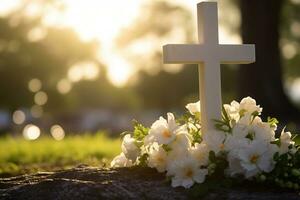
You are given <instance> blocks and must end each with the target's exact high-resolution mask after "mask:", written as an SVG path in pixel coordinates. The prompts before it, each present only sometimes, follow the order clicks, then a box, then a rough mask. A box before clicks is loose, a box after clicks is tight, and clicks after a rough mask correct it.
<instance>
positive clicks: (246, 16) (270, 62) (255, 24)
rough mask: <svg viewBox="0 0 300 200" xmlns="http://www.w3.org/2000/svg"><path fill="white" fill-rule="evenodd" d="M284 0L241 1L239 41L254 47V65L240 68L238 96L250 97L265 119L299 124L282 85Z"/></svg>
mask: <svg viewBox="0 0 300 200" xmlns="http://www.w3.org/2000/svg"><path fill="white" fill-rule="evenodd" d="M282 5H283V0H240V8H241V16H242V26H241V31H242V38H243V42H244V43H245V44H255V50H256V62H255V63H253V64H250V65H243V66H240V69H239V74H238V78H239V96H240V97H246V96H251V97H253V98H255V99H256V100H257V103H258V104H260V105H261V106H263V108H264V112H263V113H264V116H265V117H266V116H274V117H278V118H279V119H281V120H283V121H287V120H292V121H298V120H297V117H299V116H300V115H299V112H298V110H297V109H296V108H295V106H294V105H292V103H291V102H290V100H289V99H288V97H287V96H286V94H285V92H284V89H283V83H282V75H283V74H282V68H281V62H280V51H279V26H280V24H279V22H280V12H281V8H282Z"/></svg>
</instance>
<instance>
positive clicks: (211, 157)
mask: <svg viewBox="0 0 300 200" xmlns="http://www.w3.org/2000/svg"><path fill="white" fill-rule="evenodd" d="M209 160H210V161H211V162H216V160H217V158H216V154H215V152H214V151H210V152H209Z"/></svg>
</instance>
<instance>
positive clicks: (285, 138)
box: [279, 129, 295, 154]
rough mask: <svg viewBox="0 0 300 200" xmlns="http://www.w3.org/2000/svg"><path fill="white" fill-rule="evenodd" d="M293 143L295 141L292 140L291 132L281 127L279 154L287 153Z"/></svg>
mask: <svg viewBox="0 0 300 200" xmlns="http://www.w3.org/2000/svg"><path fill="white" fill-rule="evenodd" d="M294 144H295V142H294V141H293V140H292V134H291V133H290V132H285V131H284V129H283V130H282V132H281V135H280V146H279V154H284V153H287V152H288V151H289V146H290V145H294Z"/></svg>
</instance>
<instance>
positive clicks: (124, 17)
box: [0, 0, 240, 87]
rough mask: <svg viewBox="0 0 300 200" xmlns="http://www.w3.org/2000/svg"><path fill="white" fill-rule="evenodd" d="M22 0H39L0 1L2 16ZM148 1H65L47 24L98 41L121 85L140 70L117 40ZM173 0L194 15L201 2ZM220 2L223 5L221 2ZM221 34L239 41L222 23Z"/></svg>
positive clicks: (49, 14) (111, 73) (31, 11)
mask: <svg viewBox="0 0 300 200" xmlns="http://www.w3.org/2000/svg"><path fill="white" fill-rule="evenodd" d="M22 1H32V2H34V1H38V0H1V4H0V15H5V14H7V13H9V11H11V10H12V9H14V8H15V7H16V6H18V5H20V2H22ZM147 1H150V0H126V1H120V0H109V1H107V0H62V3H63V4H64V8H65V9H64V11H63V12H57V11H55V10H51V9H49V10H47V11H46V13H47V14H46V17H45V19H44V23H45V24H46V25H48V26H67V27H71V28H72V29H74V30H75V31H76V32H77V33H78V34H79V36H80V38H81V39H82V40H84V41H90V40H93V39H96V40H98V41H99V43H100V46H101V52H99V59H100V60H101V62H104V64H105V65H106V66H107V69H108V76H109V79H110V80H111V82H112V83H113V84H114V85H116V86H120V87H121V86H123V85H124V84H125V83H126V81H127V80H128V79H129V78H130V76H132V75H134V73H135V72H136V70H137V69H135V68H134V67H133V65H132V64H131V63H130V62H129V61H127V60H126V59H125V58H124V56H122V55H120V54H119V53H118V51H117V50H116V49H114V48H115V47H114V46H115V45H114V40H115V38H116V37H117V36H118V35H119V34H120V31H121V30H122V28H125V27H126V26H129V25H130V24H131V23H132V22H133V21H134V20H135V19H136V18H137V17H138V16H139V14H140V13H139V11H140V8H141V6H142V5H143V4H144V3H146V2H147ZM152 1H153V0H152ZM166 1H168V0H166ZM170 2H172V3H174V4H180V5H182V6H185V7H186V8H188V9H190V10H191V12H192V13H193V16H196V4H197V3H198V2H199V1H197V0H184V1H182V0H172V1H171V0H170ZM219 4H222V3H221V1H220V2H219ZM219 6H220V5H219ZM219 10H220V9H219ZM28 12H29V14H32V15H34V13H36V12H39V10H38V8H36V7H34V6H31V7H29V8H28ZM195 23H196V20H195ZM219 35H220V43H240V38H239V37H238V36H236V35H234V36H233V35H230V34H229V33H228V32H226V29H225V28H224V27H222V26H221V27H220V33H219ZM162 45H163V44H162Z"/></svg>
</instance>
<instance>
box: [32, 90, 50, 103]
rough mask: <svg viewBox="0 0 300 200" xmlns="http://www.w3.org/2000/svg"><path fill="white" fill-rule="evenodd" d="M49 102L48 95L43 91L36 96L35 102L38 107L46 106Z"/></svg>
mask: <svg viewBox="0 0 300 200" xmlns="http://www.w3.org/2000/svg"><path fill="white" fill-rule="evenodd" d="M47 101H48V95H47V94H46V93H45V92H43V91H40V92H38V93H36V94H35V95H34V102H35V103H36V104H37V105H40V106H42V105H45V104H46V103H47Z"/></svg>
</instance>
